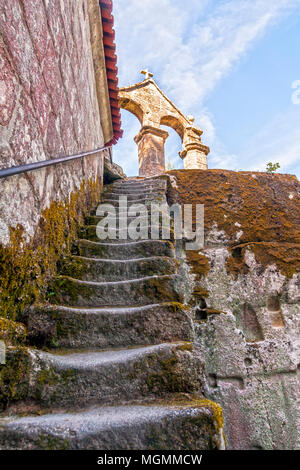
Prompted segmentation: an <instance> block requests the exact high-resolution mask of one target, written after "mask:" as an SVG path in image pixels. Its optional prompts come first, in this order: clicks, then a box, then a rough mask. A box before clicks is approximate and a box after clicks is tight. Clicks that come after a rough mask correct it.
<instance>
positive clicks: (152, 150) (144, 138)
mask: <svg viewBox="0 0 300 470" xmlns="http://www.w3.org/2000/svg"><path fill="white" fill-rule="evenodd" d="M168 136H169V134H168V132H166V131H164V130H162V129H159V128H156V127H152V126H143V127H142V128H141V130H140V132H139V133H138V135H137V136H136V137H135V139H134V141H135V143H136V144H137V146H138V153H139V176H155V175H159V174H161V173H164V172H165V141H166V139H167V137H168Z"/></svg>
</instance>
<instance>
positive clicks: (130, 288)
mask: <svg viewBox="0 0 300 470" xmlns="http://www.w3.org/2000/svg"><path fill="white" fill-rule="evenodd" d="M166 185H167V182H166V180H165V179H163V178H147V179H134V178H132V179H126V180H121V181H117V182H115V183H113V184H111V185H109V186H107V187H105V189H104V197H103V202H104V203H109V204H112V205H113V206H115V207H116V209H117V208H118V200H119V196H120V195H126V196H127V197H128V205H130V204H131V203H143V204H146V205H147V207H149V205H150V203H151V201H158V202H162V201H166ZM117 213H118V212H117ZM122 215H123V214H122ZM124 215H125V214H124ZM124 215H123V216H124ZM99 220H100V217H98V216H97V215H95V213H94V214H92V215H91V216H89V217H88V218H87V220H86V224H87V225H86V226H84V227H82V229H81V239H79V240H78V242H77V244H76V246H75V248H74V254H73V256H72V257H71V258H69V259H67V260H65V262H64V263H62V266H61V270H60V276H58V277H57V279H56V280H55V281H54V283H53V286H51V289H50V291H49V301H50V302H49V304H47V305H36V306H34V308H32V309H31V311H30V312H29V314H28V315H27V318H26V321H27V327H28V335H29V336H28V337H29V339H30V341H31V344H32V345H33V346H36V348H32V349H30V353H29V360H30V364H31V365H30V377H29V378H28V381H27V383H26V384H22V385H23V386H24V387H26V399H23V401H22V402H21V403H18V405H17V406H14V407H13V406H11V407H10V408H9V409H8V410H7V411H6V412H5V413H3V414H2V416H1V418H0V449H97V450H100V449H105V450H112V449H119V450H124V449H148V450H150V449H181V450H188V449H201V450H202V449H220V448H224V441H223V430H222V417H221V410H220V408H219V407H218V406H217V405H215V404H214V403H212V402H209V401H208V400H205V399H204V398H203V396H202V392H203V387H204V385H203V384H204V382H205V375H204V366H203V360H202V356H201V352H200V351H199V349H197V347H196V346H195V345H194V344H193V323H192V319H191V315H190V311H189V308H188V307H187V306H186V305H184V302H185V297H184V286H183V279H184V277H183V276H182V275H181V271H180V270H181V267H180V263H179V262H178V260H177V259H176V256H175V249H174V244H173V243H172V242H171V241H170V240H167V241H162V240H136V241H134V240H127V239H126V240H120V239H117V240H107V241H100V240H99V239H98V238H97V236H96V226H97V223H98V222H99ZM128 220H129V222H130V221H131V220H133V217H131V218H129V219H128ZM150 229H151V227H150V228H149V230H150ZM20 415H21V416H20ZM24 415H25V416H24Z"/></svg>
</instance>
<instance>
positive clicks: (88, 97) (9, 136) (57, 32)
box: [0, 0, 110, 244]
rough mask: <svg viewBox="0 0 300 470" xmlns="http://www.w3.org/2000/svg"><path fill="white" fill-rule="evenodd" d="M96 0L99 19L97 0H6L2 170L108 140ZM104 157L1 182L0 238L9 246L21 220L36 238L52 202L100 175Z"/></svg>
mask: <svg viewBox="0 0 300 470" xmlns="http://www.w3.org/2000/svg"><path fill="white" fill-rule="evenodd" d="M91 3H93V4H94V5H93V6H94V8H93V21H95V5H96V6H97V4H98V2H96V0H76V1H74V0H10V1H9V2H8V1H7V0H0V168H7V167H10V166H14V165H21V164H25V163H31V162H35V161H40V160H46V159H49V158H53V157H57V156H61V155H70V154H73V153H77V152H81V151H84V150H90V149H95V148H97V147H101V146H102V145H103V144H104V140H108V139H105V138H104V137H103V131H102V126H101V121H102V122H103V118H105V119H106V120H107V119H108V116H107V115H108V112H109V110H108V109H99V101H98V99H97V90H96V77H95V68H94V61H95V54H94V53H93V52H94V51H93V46H92V42H93V41H91V37H90V32H91V29H92V28H93V27H94V25H93V24H92V23H91V24H90V21H91V16H89V12H90V11H91ZM98 8H99V6H98ZM96 20H97V18H96ZM99 25H100V26H99V27H100V28H101V19H100V10H99ZM98 54H99V53H98ZM97 60H98V61H99V57H98V58H97ZM102 80H103V83H102V89H103V90H104V92H105V93H104V94H106V93H107V92H106V88H107V83H106V80H104V79H103V75H102ZM98 88H99V84H98ZM98 91H99V90H98ZM98 97H99V93H98ZM101 114H102V116H101ZM103 114H105V116H103ZM109 117H110V116H109ZM102 159H103V156H102V155H99V154H97V155H96V156H91V157H88V158H85V159H82V160H79V161H76V162H72V163H67V164H62V165H58V166H56V167H51V168H48V169H42V170H39V171H35V172H30V173H27V174H24V175H21V176H15V177H11V178H6V179H2V180H0V187H1V193H0V242H1V243H3V244H7V243H8V241H9V227H10V226H11V227H16V226H17V225H18V224H21V225H22V226H23V228H24V230H25V235H26V236H27V238H30V237H32V236H33V235H34V233H35V231H36V228H37V225H38V223H39V219H40V216H41V213H42V211H43V210H44V209H45V208H46V207H48V206H49V205H50V203H51V201H58V200H62V201H65V200H67V199H68V196H69V195H70V194H71V192H72V191H74V190H76V189H78V188H79V186H80V184H81V183H82V181H83V180H91V179H96V178H97V177H99V178H100V179H101V178H102V174H103V161H102Z"/></svg>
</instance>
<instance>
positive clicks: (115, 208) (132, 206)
mask: <svg viewBox="0 0 300 470" xmlns="http://www.w3.org/2000/svg"><path fill="white" fill-rule="evenodd" d="M102 204H109V205H110V206H112V207H111V208H109V210H107V211H105V215H107V214H113V215H114V214H115V213H116V214H119V212H120V213H121V214H129V215H131V216H134V215H136V213H137V214H138V215H140V211H139V207H137V205H139V204H142V205H143V207H142V210H143V211H145V210H146V211H147V212H148V214H150V213H151V210H153V211H155V212H157V211H160V206H162V209H161V210H162V211H163V212H167V211H166V210H165V206H166V200H165V199H159V200H156V199H150V201H149V200H140V201H130V202H129V204H128V205H127V208H126V207H125V208H124V207H119V200H111V201H103V202H102ZM99 206H100V205H99ZM99 206H98V207H99ZM98 207H97V208H95V209H94V210H93V211H92V212H91V215H100V214H99V212H98V213H97V209H98ZM166 207H168V206H166ZM99 210H100V209H99ZM130 212H131V214H130Z"/></svg>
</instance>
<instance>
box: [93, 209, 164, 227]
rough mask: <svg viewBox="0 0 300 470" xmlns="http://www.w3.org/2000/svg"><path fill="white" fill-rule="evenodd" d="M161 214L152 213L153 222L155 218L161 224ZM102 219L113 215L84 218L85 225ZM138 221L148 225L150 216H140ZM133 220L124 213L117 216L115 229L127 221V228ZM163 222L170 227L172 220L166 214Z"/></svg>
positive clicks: (111, 217)
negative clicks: (167, 223)
mask: <svg viewBox="0 0 300 470" xmlns="http://www.w3.org/2000/svg"><path fill="white" fill-rule="evenodd" d="M160 214H161V212H160V211H156V212H154V213H153V217H154V218H155V219H154V220H155V221H156V220H157V218H158V221H159V222H160V223H161V215H160ZM104 217H105V218H106V217H107V218H108V219H113V218H114V215H108V216H103V217H102V216H101V217H100V216H97V215H89V216H87V217H86V218H85V225H97V223H98V222H100V221H101V220H103V219H104ZM139 219H140V220H141V221H142V222H144V221H145V220H147V221H149V223H151V214H149V215H147V216H142V217H139ZM133 220H136V216H128V215H126V214H125V213H124V214H120V215H119V214H118V216H117V227H118V226H119V221H120V222H121V223H123V224H124V223H125V222H126V221H127V226H128V225H129V224H130V222H132V221H133ZM164 220H170V224H171V226H172V223H173V220H172V218H171V217H170V216H169V215H168V214H164Z"/></svg>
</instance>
